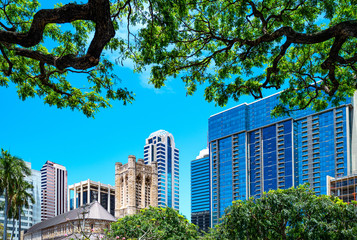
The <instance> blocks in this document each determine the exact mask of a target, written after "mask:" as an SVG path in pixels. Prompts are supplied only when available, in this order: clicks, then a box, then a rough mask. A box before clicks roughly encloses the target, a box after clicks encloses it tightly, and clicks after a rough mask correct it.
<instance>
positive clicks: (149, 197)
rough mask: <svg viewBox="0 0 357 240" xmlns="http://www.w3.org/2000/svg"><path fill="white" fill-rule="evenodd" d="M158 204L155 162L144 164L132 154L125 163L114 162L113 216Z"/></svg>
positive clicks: (134, 212) (128, 213) (120, 215)
mask: <svg viewBox="0 0 357 240" xmlns="http://www.w3.org/2000/svg"><path fill="white" fill-rule="evenodd" d="M149 206H153V207H157V206H158V173H157V163H156V162H152V163H151V164H145V163H144V160H143V159H138V161H137V162H136V158H135V156H133V155H130V156H129V158H128V163H127V164H124V165H123V164H122V163H120V162H117V163H115V217H117V218H122V217H125V216H126V215H133V214H136V213H137V212H139V211H140V210H141V209H143V208H147V207H149Z"/></svg>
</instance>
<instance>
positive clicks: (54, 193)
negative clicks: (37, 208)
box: [41, 161, 67, 221]
mask: <svg viewBox="0 0 357 240" xmlns="http://www.w3.org/2000/svg"><path fill="white" fill-rule="evenodd" d="M66 211H67V170H66V168H65V167H64V166H62V165H59V164H56V163H54V162H51V161H47V162H46V163H45V164H44V165H43V166H42V168H41V220H42V221H43V220H46V219H48V218H51V217H54V216H57V215H60V214H62V213H64V212H66Z"/></svg>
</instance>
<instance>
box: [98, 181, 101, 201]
mask: <svg viewBox="0 0 357 240" xmlns="http://www.w3.org/2000/svg"><path fill="white" fill-rule="evenodd" d="M100 186H101V183H100V182H98V202H99V203H100Z"/></svg>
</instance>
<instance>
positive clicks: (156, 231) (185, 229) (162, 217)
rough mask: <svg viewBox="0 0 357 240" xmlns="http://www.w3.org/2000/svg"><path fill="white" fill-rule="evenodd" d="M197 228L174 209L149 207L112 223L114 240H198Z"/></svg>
mask: <svg viewBox="0 0 357 240" xmlns="http://www.w3.org/2000/svg"><path fill="white" fill-rule="evenodd" d="M198 236H199V235H198V232H197V227H196V226H195V225H193V224H191V223H189V221H188V220H187V219H186V218H185V217H184V216H182V215H180V214H178V212H177V211H176V210H174V209H172V208H169V207H166V208H160V207H149V208H148V209H143V210H141V211H140V213H138V214H135V215H131V216H126V217H124V218H120V219H118V221H117V222H115V223H112V226H111V231H110V232H109V237H112V238H113V239H115V238H119V239H142V240H151V239H152V240H154V239H155V240H158V239H160V240H165V239H166V240H170V239H171V240H174V239H175V240H179V239H182V240H189V239H198Z"/></svg>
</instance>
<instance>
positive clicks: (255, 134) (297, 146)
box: [208, 94, 357, 225]
mask: <svg viewBox="0 0 357 240" xmlns="http://www.w3.org/2000/svg"><path fill="white" fill-rule="evenodd" d="M278 96H279V95H278V94H274V95H272V96H269V97H267V98H264V99H261V100H259V101H255V102H253V103H250V104H246V103H244V104H241V105H239V106H237V107H234V108H231V109H228V110H226V111H223V112H221V113H218V114H215V115H213V116H211V117H210V118H209V134H208V135H209V136H208V138H209V149H210V163H211V184H212V191H211V196H212V197H211V212H212V216H211V221H212V222H211V223H212V225H215V224H217V223H218V219H219V218H220V217H221V216H222V215H223V214H224V209H225V208H226V207H228V206H229V205H231V203H232V201H234V200H244V199H247V198H249V197H251V196H252V197H260V196H261V194H262V193H263V192H266V191H269V190H270V189H277V188H282V189H285V188H289V187H292V186H298V185H300V184H303V183H310V186H311V188H312V189H313V190H314V191H315V192H316V194H326V193H327V189H326V176H328V175H329V176H333V177H341V176H345V175H347V174H349V173H351V172H352V171H353V170H354V169H355V168H356V159H357V158H356V151H357V149H354V148H353V147H352V146H355V144H356V142H355V141H356V129H357V128H356V127H355V124H356V123H355V122H356V121H355V120H354V117H353V116H356V107H355V106H354V103H355V102H356V96H355V97H353V98H348V99H347V100H346V102H345V103H344V104H342V105H340V106H339V107H332V106H329V107H328V108H327V109H325V110H324V111H321V112H318V113H316V112H314V111H313V110H311V109H306V110H301V111H296V112H293V113H292V114H291V116H284V117H278V118H272V117H271V115H270V113H271V111H272V109H273V108H274V106H276V105H277V104H278V103H279V100H278Z"/></svg>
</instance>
